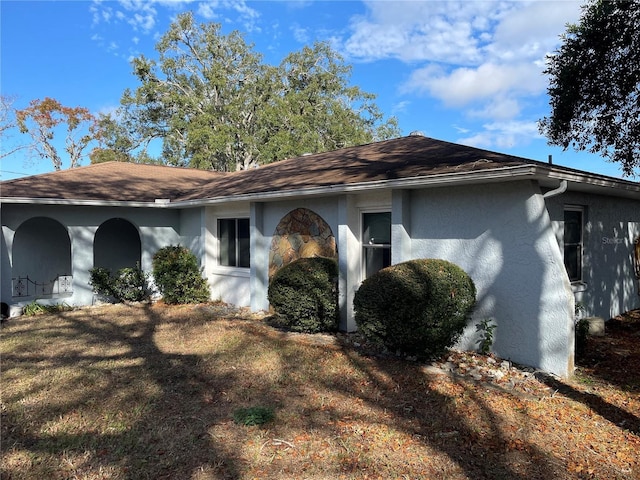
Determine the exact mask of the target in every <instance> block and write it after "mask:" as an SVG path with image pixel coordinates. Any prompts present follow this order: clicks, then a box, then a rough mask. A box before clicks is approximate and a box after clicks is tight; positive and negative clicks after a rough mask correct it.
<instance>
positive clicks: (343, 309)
mask: <svg viewBox="0 0 640 480" xmlns="http://www.w3.org/2000/svg"><path fill="white" fill-rule="evenodd" d="M358 225H359V219H358V209H357V208H356V205H355V199H354V197H353V196H352V195H345V196H343V197H341V198H340V199H339V202H338V238H337V239H336V240H337V244H338V270H339V278H338V304H339V307H340V330H342V331H346V332H353V331H355V330H356V329H357V325H356V321H355V315H354V311H353V297H354V295H355V292H356V291H357V290H358V287H359V286H360V276H361V268H360V266H361V264H360V257H361V252H360V250H361V249H360V240H359V238H358V233H357V232H358Z"/></svg>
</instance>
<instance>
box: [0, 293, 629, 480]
mask: <svg viewBox="0 0 640 480" xmlns="http://www.w3.org/2000/svg"><path fill="white" fill-rule="evenodd" d="M632 320H633V319H632ZM634 322H635V321H632V322H631V324H633V325H636V323H634ZM638 326H640V321H638V322H637V325H636V327H635V330H633V331H634V332H636V335H637V332H638V331H640V328H638ZM351 340H352V339H350V337H349V336H345V335H336V336H331V335H315V336H313V335H301V334H287V333H285V332H281V331H278V330H275V329H273V328H271V327H269V326H268V325H266V324H265V323H264V322H263V321H261V320H260V319H259V318H253V317H252V316H251V315H249V314H247V313H246V312H242V311H239V310H235V309H231V308H228V307H225V306H221V305H200V306H188V307H183V306H175V307H167V306H164V305H155V306H149V305H140V306H124V305H116V306H103V307H99V308H87V309H83V310H77V311H71V312H59V313H56V314H47V315H42V316H36V317H23V318H19V319H11V320H10V321H9V322H7V323H6V325H4V326H3V328H2V340H1V344H0V348H1V349H0V353H1V355H2V386H3V392H2V432H1V433H2V471H1V472H2V473H1V478H3V479H5V478H6V479H42V478H47V479H68V478H69V479H87V480H89V479H90V480H94V479H131V480H133V479H136V480H137V479H198V480H205V479H223V478H232V479H252V478H278V479H288V478H291V479H301V478H307V479H335V478H346V479H356V478H358V479H361V478H362V479H364V478H369V479H374V478H376V479H377V478H381V479H389V478H399V479H401V478H442V479H482V478H504V479H510V478H526V479H535V478H540V479H548V478H558V479H574V478H607V479H628V478H640V465H639V463H638V454H639V453H640V438H639V437H638V433H639V432H640V420H639V416H640V400H639V398H638V388H637V387H635V386H637V385H640V383H639V382H638V379H639V375H640V373H639V370H638V369H635V370H631V371H628V372H627V373H626V374H625V376H624V385H620V384H616V383H615V382H613V381H611V380H606V379H603V378H602V377H598V373H597V368H593V367H589V368H586V367H584V368H581V369H580V371H579V373H580V375H579V376H578V377H577V378H576V380H575V381H571V382H559V381H557V380H556V379H553V378H543V377H541V378H540V379H536V378H535V377H534V376H533V375H529V376H524V375H520V376H517V377H516V376H515V373H514V374H513V375H514V376H512V377H511V380H510V381H509V378H505V379H502V380H500V381H497V380H493V381H489V380H485V379H483V380H481V381H477V380H474V379H472V378H469V377H467V376H465V375H463V373H464V370H463V369H462V367H460V365H462V364H463V362H466V363H469V358H470V357H465V356H463V355H462V354H455V355H452V357H451V358H450V359H449V363H452V364H454V365H455V366H456V368H457V369H456V371H455V373H454V374H449V375H445V374H442V372H439V371H438V370H437V369H435V370H434V369H432V368H425V366H424V365H420V364H418V363H411V362H406V361H402V360H399V359H396V358H385V357H379V356H366V355H363V354H362V353H361V352H359V350H358V349H357V348H355V347H354V346H353V342H352V341H351ZM636 341H637V336H636ZM603 348H604V347H603ZM625 348H626V347H625ZM623 350H624V349H623ZM598 351H600V350H598ZM624 351H625V352H626V350H624ZM472 357H473V361H487V360H488V358H489V357H482V356H477V355H476V356H472ZM625 359H626V360H627V361H628V360H629V356H627V357H625ZM515 378H517V382H516V381H514V379H515ZM607 378H609V379H611V378H613V377H611V376H609V377H607ZM509 382H511V383H509ZM554 382H555V383H554ZM589 382H590V383H589ZM251 407H264V408H265V409H267V410H268V411H271V412H273V413H274V418H273V419H272V420H271V421H269V422H267V423H265V424H264V425H262V426H245V425H243V424H242V423H241V422H237V421H234V413H237V412H238V410H239V409H246V408H251Z"/></svg>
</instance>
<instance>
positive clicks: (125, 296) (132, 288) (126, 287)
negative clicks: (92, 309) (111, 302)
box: [89, 265, 149, 302]
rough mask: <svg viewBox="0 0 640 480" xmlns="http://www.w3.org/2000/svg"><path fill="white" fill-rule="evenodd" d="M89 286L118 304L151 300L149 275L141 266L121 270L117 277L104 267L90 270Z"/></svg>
mask: <svg viewBox="0 0 640 480" xmlns="http://www.w3.org/2000/svg"><path fill="white" fill-rule="evenodd" d="M89 275H90V277H89V285H91V286H92V287H93V289H94V291H95V292H96V293H98V294H100V295H105V296H107V297H111V298H114V299H115V300H117V301H118V302H125V301H127V302H141V301H143V300H147V299H148V298H149V286H148V279H147V274H145V273H144V272H143V271H142V269H141V268H140V266H139V265H137V266H135V267H125V268H121V269H120V270H118V271H117V272H116V274H115V275H113V274H112V273H111V270H109V269H108V268H104V267H96V268H92V269H91V270H89Z"/></svg>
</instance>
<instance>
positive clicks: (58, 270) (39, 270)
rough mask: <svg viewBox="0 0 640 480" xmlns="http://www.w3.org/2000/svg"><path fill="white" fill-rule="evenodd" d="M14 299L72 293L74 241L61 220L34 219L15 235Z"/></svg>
mask: <svg viewBox="0 0 640 480" xmlns="http://www.w3.org/2000/svg"><path fill="white" fill-rule="evenodd" d="M11 256H12V260H13V261H12V268H11V282H12V297H13V299H14V300H21V299H26V298H29V297H38V298H41V297H45V298H46V297H51V296H55V295H61V294H62V295H65V294H70V293H72V281H71V279H72V276H71V275H72V266H71V240H70V238H69V233H68V232H67V229H66V228H65V227H64V225H62V224H61V223H60V222H58V221H57V220H54V219H52V218H48V217H34V218H30V219H29V220H26V221H25V222H24V223H22V224H21V225H20V226H19V227H18V229H17V230H16V232H15V236H14V240H13V250H12V255H11Z"/></svg>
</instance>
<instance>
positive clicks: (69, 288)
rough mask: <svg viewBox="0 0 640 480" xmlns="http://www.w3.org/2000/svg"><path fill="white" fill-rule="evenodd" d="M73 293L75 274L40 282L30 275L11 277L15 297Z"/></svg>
mask: <svg viewBox="0 0 640 480" xmlns="http://www.w3.org/2000/svg"><path fill="white" fill-rule="evenodd" d="M61 293H73V276H71V275H58V276H57V277H56V278H54V279H53V280H49V281H44V282H38V281H36V280H31V279H30V278H29V276H28V275H27V276H26V277H14V278H12V279H11V295H12V296H13V297H14V298H15V297H32V296H35V295H44V296H48V295H59V294H61Z"/></svg>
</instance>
